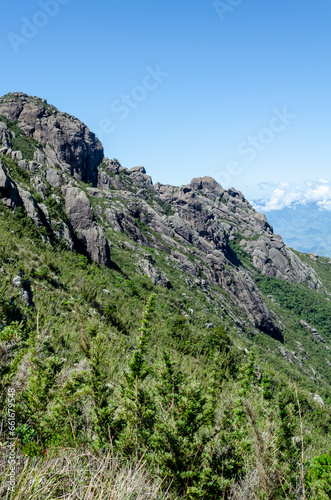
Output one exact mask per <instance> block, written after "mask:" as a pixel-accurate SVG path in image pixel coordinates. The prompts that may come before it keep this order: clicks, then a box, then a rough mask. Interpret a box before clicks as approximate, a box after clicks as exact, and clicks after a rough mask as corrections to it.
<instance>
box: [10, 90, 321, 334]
mask: <svg viewBox="0 0 331 500" xmlns="http://www.w3.org/2000/svg"><path fill="white" fill-rule="evenodd" d="M0 120H1V121H0V141H1V145H2V148H1V150H0V154H1V155H2V156H3V157H6V158H10V159H11V160H13V161H14V162H15V163H16V164H17V166H18V167H19V168H20V169H22V170H23V171H24V172H26V173H27V174H28V175H29V176H31V177H30V182H31V187H30V188H27V187H26V186H25V185H21V184H20V183H19V182H15V180H14V178H12V177H11V174H10V170H8V168H6V167H5V165H4V163H3V161H1V160H0V189H1V196H2V201H3V203H5V204H6V205H7V206H10V207H12V208H13V209H15V207H18V206H23V207H24V209H25V210H26V212H27V214H28V216H29V217H31V218H32V219H33V220H34V222H35V223H36V224H37V225H39V226H40V225H43V226H45V227H46V228H47V231H48V234H52V235H53V236H54V237H57V238H59V239H60V240H63V241H65V242H66V244H67V245H68V247H69V248H71V249H75V250H76V251H78V252H81V253H83V254H86V255H87V256H88V257H89V258H90V259H91V260H92V261H95V262H97V263H100V264H103V265H105V266H111V265H112V262H111V253H110V247H111V237H110V238H107V237H106V236H105V231H107V230H110V231H117V232H121V233H124V234H126V235H127V236H128V237H129V238H131V239H132V240H133V242H135V243H139V244H140V247H139V249H138V248H137V253H136V255H135V258H136V265H137V271H138V272H144V273H145V274H147V276H148V277H149V278H151V279H152V281H153V282H154V283H155V284H161V285H163V286H167V287H170V286H171V282H170V280H169V279H168V277H167V276H166V274H165V273H164V271H161V269H160V268H159V266H158V262H157V260H155V259H154V258H152V257H151V256H148V255H146V252H147V253H148V248H150V247H152V248H154V249H157V250H159V251H162V252H163V253H164V254H165V255H166V259H167V261H168V264H169V265H171V266H174V267H176V268H177V269H178V270H180V272H181V273H182V275H183V277H185V280H186V281H187V284H188V286H190V287H197V288H199V289H202V290H203V291H204V293H205V294H206V296H207V297H208V299H209V300H215V301H216V302H219V301H220V298H221V297H220V294H222V293H224V292H225V293H226V296H225V297H226V298H225V303H226V306H225V304H224V305H223V307H224V306H225V307H227V308H228V309H229V311H230V314H231V315H232V317H233V318H234V319H235V321H236V322H237V323H238V324H242V323H243V322H249V323H250V324H251V325H253V326H254V327H256V328H258V329H260V330H262V331H263V332H265V333H267V334H268V335H271V336H272V337H274V338H277V339H279V340H281V341H282V340H283V333H282V327H281V326H280V324H279V321H277V319H276V318H275V316H274V315H273V313H272V312H271V311H270V310H269V309H268V307H267V306H266V305H265V303H264V301H263V298H262V297H261V294H260V292H259V290H258V289H257V287H256V286H255V285H254V279H253V277H252V274H254V271H253V270H256V271H259V272H261V273H262V274H263V275H265V276H269V277H276V278H279V279H281V280H286V281H289V282H292V283H293V282H302V283H304V284H306V285H307V286H308V287H310V288H312V289H319V288H320V286H321V283H320V281H319V279H318V277H317V275H316V273H315V271H314V270H313V269H312V268H311V267H310V266H309V265H308V264H306V263H304V262H303V261H302V260H301V259H300V257H299V256H298V255H297V253H295V252H294V251H293V250H291V249H290V248H288V247H286V245H285V244H284V242H283V240H282V238H281V236H280V235H278V234H274V232H273V228H272V227H271V226H270V224H268V221H267V219H266V217H265V216H264V215H263V214H261V213H257V212H256V211H255V210H254V209H253V208H252V206H251V205H250V204H249V202H248V201H247V200H246V199H245V197H244V196H243V194H242V193H241V192H239V191H236V190H235V189H229V190H225V189H223V188H222V187H221V186H220V185H219V184H218V183H217V182H216V181H215V180H214V179H212V178H210V177H203V178H195V179H192V181H191V183H190V184H188V185H187V186H181V187H175V186H170V185H161V184H160V183H156V184H153V182H152V179H151V177H150V176H149V175H148V174H147V173H146V171H145V169H144V167H134V168H132V169H131V170H128V169H126V168H124V167H122V166H121V164H120V163H119V162H118V160H116V159H112V160H111V159H108V158H105V157H104V154H103V147H102V145H101V143H100V141H99V140H98V139H97V138H96V137H95V135H94V134H93V133H92V132H90V131H89V130H88V128H87V127H86V126H85V125H84V124H83V123H82V122H80V121H79V120H77V118H74V117H72V116H70V115H68V114H67V113H63V112H61V111H58V110H57V109H56V108H55V107H54V106H51V105H49V104H47V101H46V100H44V99H40V98H37V97H29V96H27V95H26V94H23V93H13V94H8V95H6V96H4V97H2V98H1V99H0ZM50 192H51V197H52V199H53V203H54V204H56V205H58V208H59V211H58V212H59V213H60V212H61V211H62V213H63V215H64V216H63V217H59V216H58V214H57V215H56V217H54V216H53V215H51V214H50V213H49V209H48V208H47V205H46V204H45V202H44V201H45V198H46V197H49V195H50V194H49V193H50ZM36 195H38V196H36ZM236 249H238V250H239V253H238V251H237V252H236ZM241 251H242V252H245V254H246V255H247V258H248V259H250V262H251V269H250V270H249V269H247V267H245V266H244V265H243V263H242V262H241V260H240V254H241V253H240V252H241ZM217 288H219V290H217ZM222 301H223V302H224V298H223V297H222ZM231 302H232V303H233V304H236V308H237V307H238V308H239V310H240V314H237V313H236V312H235V309H234V308H233V306H232V307H231V305H230V303H231Z"/></svg>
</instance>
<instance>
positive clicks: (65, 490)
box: [0, 448, 175, 500]
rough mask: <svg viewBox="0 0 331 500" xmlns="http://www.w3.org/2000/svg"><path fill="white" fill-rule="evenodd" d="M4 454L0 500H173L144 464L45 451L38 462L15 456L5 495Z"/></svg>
mask: <svg viewBox="0 0 331 500" xmlns="http://www.w3.org/2000/svg"><path fill="white" fill-rule="evenodd" d="M7 472H8V464H7V451H6V450H5V449H4V448H2V449H0V498H1V500H9V499H10V500H60V499H61V500H90V499H93V500H161V499H162V500H175V497H173V496H171V495H170V494H169V493H168V492H167V491H164V490H163V489H162V484H161V483H160V481H157V480H156V479H154V478H153V477H152V476H151V474H150V473H149V472H148V471H147V470H146V469H145V463H144V462H142V461H141V462H135V463H128V462H127V461H125V460H124V459H123V458H122V457H121V456H119V455H117V456H112V455H111V454H110V453H109V454H108V455H106V454H101V453H100V454H98V453H91V452H83V451H81V452H78V451H75V450H72V449H61V450H57V449H55V450H53V451H48V452H47V456H45V457H42V458H29V457H25V456H23V455H19V456H18V460H17V474H16V487H15V492H14V493H11V492H10V491H8V484H7V479H8V476H7Z"/></svg>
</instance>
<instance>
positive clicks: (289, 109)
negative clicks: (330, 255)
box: [0, 0, 331, 199]
mask: <svg viewBox="0 0 331 500" xmlns="http://www.w3.org/2000/svg"><path fill="white" fill-rule="evenodd" d="M51 14H52V15H51ZM330 18H331V2H330V0H315V1H314V2H313V1H312V0H311V1H307V0H290V1H289V0H242V1H240V0H224V2H221V1H218V2H216V5H215V2H213V0H211V1H210V0H190V1H180V0H167V2H163V1H160V2H156V1H149V0H140V1H139V2H137V1H131V0H127V1H125V2H123V0H122V1H120V0H111V1H109V0H107V1H106V0H96V1H95V2H93V3H92V2H90V1H89V2H87V1H86V0H41V1H38V0H37V1H34V0H12V1H11V2H10V3H9V2H8V3H7V5H6V8H5V9H3V10H2V15H1V19H0V49H1V65H2V71H1V80H0V94H1V95H2V94H5V93H7V92H11V91H23V92H26V93H27V94H31V95H37V96H39V97H43V98H46V99H47V100H48V102H49V103H51V104H54V105H55V106H56V107H58V108H59V109H60V110H62V111H67V112H69V113H71V114H73V115H75V116H77V117H78V118H79V119H81V120H82V121H84V122H85V123H86V124H87V125H88V127H89V128H91V129H92V130H93V131H96V133H97V134H98V135H99V136H100V138H101V139H102V142H103V145H104V148H105V154H106V155H107V156H109V157H111V158H113V157H115V158H118V159H119V161H120V162H121V163H122V165H123V166H125V167H128V168H131V167H133V166H136V165H144V166H145V168H146V170H147V171H148V173H149V174H150V175H151V176H152V178H153V181H154V182H156V181H160V182H162V183H169V184H176V185H179V184H186V183H188V182H189V181H190V180H191V178H192V177H199V176H204V175H212V176H213V177H215V178H216V179H217V180H219V181H220V182H221V184H222V185H223V186H224V187H230V186H234V187H236V188H237V189H240V190H241V191H242V192H243V193H244V194H245V195H246V196H247V197H248V198H249V199H250V198H259V197H262V198H263V192H264V191H263V189H261V183H263V184H262V186H264V187H265V186H268V192H270V189H271V191H272V188H273V187H274V189H277V187H278V185H279V183H288V184H289V185H293V183H294V184H300V185H301V186H305V185H306V184H305V183H306V182H307V181H309V182H310V181H312V182H317V181H318V179H323V181H330V180H331V176H330V166H331V150H330V88H331V81H330V80H331V68H330V51H331V30H330ZM155 74H156V75H155ZM279 116H281V117H283V119H282V118H279ZM240 151H241V152H240ZM282 185H283V184H282ZM301 195H302V192H301Z"/></svg>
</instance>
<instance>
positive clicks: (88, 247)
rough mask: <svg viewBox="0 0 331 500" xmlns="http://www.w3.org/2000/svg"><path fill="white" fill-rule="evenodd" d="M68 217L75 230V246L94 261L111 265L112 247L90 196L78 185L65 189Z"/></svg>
mask: <svg viewBox="0 0 331 500" xmlns="http://www.w3.org/2000/svg"><path fill="white" fill-rule="evenodd" d="M65 205H66V213H67V217H68V219H69V221H70V223H71V226H72V229H73V231H74V242H75V248H76V250H78V251H79V252H81V253H86V254H87V255H88V256H89V257H90V258H91V259H92V260H93V261H95V262H98V263H100V264H103V265H105V266H109V265H110V249H109V244H108V241H107V240H106V238H105V235H104V231H103V229H102V228H101V227H100V226H98V224H97V223H96V222H95V220H94V214H93V210H92V207H91V204H90V202H89V199H88V197H87V196H86V194H85V193H84V191H83V190H82V189H80V188H78V187H68V188H66V190H65Z"/></svg>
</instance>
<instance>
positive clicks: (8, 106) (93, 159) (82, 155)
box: [0, 92, 103, 185]
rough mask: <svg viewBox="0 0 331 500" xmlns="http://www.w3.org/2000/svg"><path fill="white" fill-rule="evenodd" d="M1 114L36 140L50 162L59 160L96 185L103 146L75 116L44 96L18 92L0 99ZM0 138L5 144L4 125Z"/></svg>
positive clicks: (86, 180)
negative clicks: (52, 103)
mask: <svg viewBox="0 0 331 500" xmlns="http://www.w3.org/2000/svg"><path fill="white" fill-rule="evenodd" d="M0 115H2V116H4V117H5V118H6V119H7V120H9V121H10V122H15V123H17V125H18V126H19V128H20V129H21V130H22V131H23V132H24V134H25V135H26V136H27V137H32V138H33V139H35V140H36V141H38V143H39V144H40V145H42V149H43V151H44V153H45V155H46V157H47V158H48V162H49V163H53V164H59V165H60V166H61V168H62V169H63V170H64V171H65V172H67V173H68V174H70V175H73V176H74V177H76V178H79V179H80V180H82V181H84V182H91V183H92V184H93V185H96V183H97V177H98V166H99V165H100V163H101V162H102V159H103V147H102V144H101V142H100V141H99V140H98V139H97V138H96V137H95V135H94V134H93V132H91V131H90V130H88V128H87V127H86V125H84V124H83V123H82V122H81V121H79V120H77V118H74V117H73V116H70V115H68V114H67V113H62V112H61V111H59V110H57V109H56V108H55V107H54V106H50V105H49V104H47V101H46V100H44V99H39V98H37V97H30V96H27V95H26V94H23V93H19V92H15V93H13V94H8V95H6V96H4V97H2V98H1V99H0ZM0 138H1V140H2V145H3V146H7V147H8V146H9V137H8V132H6V130H4V127H3V125H2V129H0Z"/></svg>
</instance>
